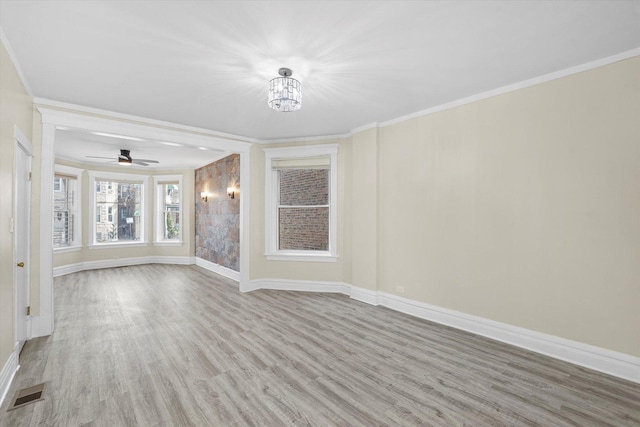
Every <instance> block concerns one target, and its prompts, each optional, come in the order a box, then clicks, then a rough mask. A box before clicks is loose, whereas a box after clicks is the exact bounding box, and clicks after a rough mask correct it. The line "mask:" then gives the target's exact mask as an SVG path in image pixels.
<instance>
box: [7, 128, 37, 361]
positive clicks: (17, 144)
mask: <svg viewBox="0 0 640 427" xmlns="http://www.w3.org/2000/svg"><path fill="white" fill-rule="evenodd" d="M13 136H14V169H13V179H14V188H13V220H12V224H13V248H14V250H13V253H14V260H13V303H14V313H13V317H14V319H13V320H14V323H13V327H14V336H15V339H16V345H17V348H16V349H17V351H18V353H19V352H20V350H21V349H22V346H23V345H24V342H25V341H26V340H27V339H29V338H30V337H31V322H30V317H29V316H27V315H26V313H24V312H23V311H22V310H23V309H24V307H20V306H19V301H20V299H19V298H18V295H19V292H21V290H20V289H19V288H18V286H20V285H21V286H25V289H24V290H25V291H26V301H24V302H25V303H26V305H29V300H30V287H31V273H30V272H31V208H30V207H31V200H29V203H28V205H27V212H23V211H22V210H21V209H19V202H18V198H20V197H21V194H20V192H19V191H18V179H24V177H22V178H20V177H18V152H19V151H22V152H24V153H25V154H26V155H27V157H28V159H29V161H28V165H27V166H28V169H29V171H31V164H32V158H33V146H32V145H31V141H29V139H28V138H27V137H26V136H25V135H24V133H22V131H20V128H18V126H15V125H14V128H13ZM27 185H28V191H27V196H28V197H29V199H30V198H31V182H30V181H29V182H28V184H27ZM22 196H23V197H24V195H22ZM23 215H26V217H27V220H26V221H24V224H25V230H20V231H21V237H26V242H21V243H20V242H18V240H19V239H18V237H19V236H18V233H17V230H18V229H19V228H18V227H16V226H15V224H16V222H17V221H18V218H19V217H20V216H23ZM19 244H26V246H27V250H26V255H25V259H18V258H17V257H18V253H17V250H16V249H17V247H18V245H19ZM20 261H22V262H24V263H25V265H26V267H24V274H25V276H26V277H25V282H24V283H21V284H19V283H18V268H20V267H18V266H17V265H16V264H17V263H18V262H20ZM23 316H25V319H24V322H25V328H26V334H25V336H24V337H23V338H24V341H20V337H19V336H18V335H19V333H18V325H19V324H20V322H21V321H22V317H23ZM17 356H18V355H17V354H16V357H17Z"/></svg>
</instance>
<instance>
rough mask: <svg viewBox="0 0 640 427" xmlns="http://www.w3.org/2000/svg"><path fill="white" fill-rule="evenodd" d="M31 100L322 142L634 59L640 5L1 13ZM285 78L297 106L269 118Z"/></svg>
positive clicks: (228, 6)
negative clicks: (296, 93)
mask: <svg viewBox="0 0 640 427" xmlns="http://www.w3.org/2000/svg"><path fill="white" fill-rule="evenodd" d="M0 16H1V18H0V25H1V26H2V29H3V31H4V33H5V37H6V40H8V42H9V45H10V47H11V49H12V51H13V53H14V55H15V58H16V59H17V62H18V64H19V65H20V67H21V68H22V71H23V74H24V76H25V78H26V80H27V82H28V84H29V86H30V88H31V91H32V94H33V95H34V96H35V97H40V98H45V99H51V100H55V101H61V102H68V103H72V104H78V105H83V106H88V107H95V108H100V109H104V110H110V111H115V112H120V113H126V114H132V115H136V116H142V117H148V118H152V119H157V120H164V121H169V122H174V123H179V124H183V125H190V126H196V127H200V128H206V129H210V130H215V131H220V132H225V133H230V134H235V135H242V136H246V137H250V138H257V139H262V140H265V139H278V138H290V137H305V136H317V135H331V134H341V133H345V132H349V131H350V130H351V129H354V128H357V127H360V126H364V125H368V124H370V123H373V122H384V121H387V120H391V119H394V118H397V117H401V116H404V115H407V114H411V113H415V112H417V111H421V110H425V109H428V108H431V107H434V106H437V105H441V104H444V103H447V102H451V101H454V100H457V99H460V98H464V97H468V96H471V95H474V94H478V93H481V92H484V91H487V90H491V89H495V88H498V87H502V86H505V85H508V84H511V83H515V82H519V81H523V80H526V79H530V78H533V77H536V76H540V75H543V74H547V73H550V72H554V71H557V70H561V69H565V68H568V67H571V66H575V65H579V64H584V63H587V62H590V61H593V60H596V59H600V58H603V57H607V56H611V55H614V54H618V53H621V52H624V51H628V50H631V49H634V48H638V47H640V2H638V1H612V0H607V1H595V0H589V1H391V2H388V1H297V2H294V1H291V2H281V1H254V2H244V1H144V0H142V1H82V2H80V1H55V0H51V1H28V0H21V1H8V0H0ZM281 66H287V67H289V68H291V69H293V71H294V77H296V78H298V79H300V80H301V81H302V83H303V105H302V109H301V110H299V111H296V112H292V113H277V112H274V111H272V110H270V109H269V108H268V107H267V100H266V87H267V82H268V80H269V79H270V78H273V77H276V76H277V70H278V68H279V67H281Z"/></svg>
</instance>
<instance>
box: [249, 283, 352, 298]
mask: <svg viewBox="0 0 640 427" xmlns="http://www.w3.org/2000/svg"><path fill="white" fill-rule="evenodd" d="M350 287H351V286H350V285H348V284H346V283H340V282H321V281H313V280H288V279H257V280H250V281H249V285H248V286H247V287H246V288H245V291H246V292H249V291H255V290H258V289H271V290H276V291H298V292H329V293H338V294H347V295H349V288H350Z"/></svg>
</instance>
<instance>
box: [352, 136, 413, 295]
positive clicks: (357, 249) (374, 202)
mask: <svg viewBox="0 0 640 427" xmlns="http://www.w3.org/2000/svg"><path fill="white" fill-rule="evenodd" d="M352 151H353V153H352V161H351V165H349V168H348V170H349V172H350V174H351V185H352V190H351V191H350V192H349V199H350V202H351V207H352V215H351V217H350V234H351V237H352V239H353V240H352V242H353V243H352V244H353V246H352V260H353V261H352V266H353V268H352V281H351V284H352V285H354V286H357V287H359V288H364V289H368V290H371V291H376V290H378V289H377V283H378V246H377V243H378V238H377V236H378V231H377V230H378V129H377V128H374V129H369V130H366V131H363V132H359V133H357V134H355V135H353V142H352ZM402 182H403V179H398V180H396V184H397V185H402Z"/></svg>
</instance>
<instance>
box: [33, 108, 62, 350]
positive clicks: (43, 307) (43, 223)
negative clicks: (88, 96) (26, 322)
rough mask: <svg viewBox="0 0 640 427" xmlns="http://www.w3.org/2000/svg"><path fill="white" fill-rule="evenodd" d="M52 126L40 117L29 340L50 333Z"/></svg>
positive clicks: (51, 312)
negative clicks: (34, 309)
mask: <svg viewBox="0 0 640 427" xmlns="http://www.w3.org/2000/svg"><path fill="white" fill-rule="evenodd" d="M55 138H56V126H55V125H54V124H53V123H50V122H47V120H46V116H45V115H44V114H43V115H42V149H41V150H42V151H41V155H40V314H39V315H38V316H32V317H31V337H30V338H36V337H44V336H47V335H51V334H52V333H53V328H54V325H53V222H52V221H51V215H50V213H51V212H52V211H53V175H54V165H55V154H54V145H55Z"/></svg>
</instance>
